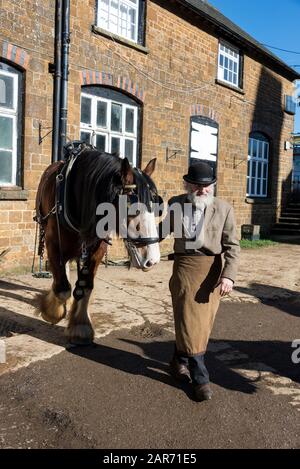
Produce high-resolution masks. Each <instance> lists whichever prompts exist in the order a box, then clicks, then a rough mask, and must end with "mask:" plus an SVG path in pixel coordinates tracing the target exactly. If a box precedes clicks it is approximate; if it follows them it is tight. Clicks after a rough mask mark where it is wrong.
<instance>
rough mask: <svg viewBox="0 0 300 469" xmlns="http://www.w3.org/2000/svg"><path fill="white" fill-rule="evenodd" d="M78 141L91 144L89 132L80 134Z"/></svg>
mask: <svg viewBox="0 0 300 469" xmlns="http://www.w3.org/2000/svg"><path fill="white" fill-rule="evenodd" d="M80 140H82V141H83V142H85V143H91V134H90V132H80Z"/></svg>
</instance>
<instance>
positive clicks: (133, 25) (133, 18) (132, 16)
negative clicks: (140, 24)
mask: <svg viewBox="0 0 300 469" xmlns="http://www.w3.org/2000/svg"><path fill="white" fill-rule="evenodd" d="M128 20H129V23H130V25H131V34H130V36H131V39H135V28H136V10H135V9H133V8H129V14H128Z"/></svg>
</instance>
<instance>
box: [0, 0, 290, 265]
mask: <svg viewBox="0 0 300 469" xmlns="http://www.w3.org/2000/svg"><path fill="white" fill-rule="evenodd" d="M161 3H162V2H152V1H148V2H147V22H146V24H147V26H146V48H147V51H148V53H146V50H145V51H141V50H138V49H137V48H131V47H129V46H128V45H125V44H120V43H117V42H115V41H112V40H111V39H108V38H107V37H104V36H103V35H100V34H96V33H94V32H92V31H91V25H93V24H94V23H95V2H94V0H89V1H86V0H77V1H76V2H75V1H74V0H73V1H71V31H72V35H71V47H70V75H69V110H68V113H69V114H68V135H69V137H70V138H72V139H73V138H75V139H77V138H78V137H79V119H80V93H81V85H82V84H84V83H91V84H92V83H101V81H102V82H103V83H111V84H112V85H113V86H114V87H116V88H120V89H123V90H124V89H125V90H126V91H128V90H131V93H132V94H133V95H134V96H136V97H137V98H138V99H139V100H140V101H141V102H142V103H143V128H142V166H144V165H146V163H147V162H148V161H149V160H150V159H151V158H153V157H156V158H157V159H158V165H157V171H156V174H155V175H154V179H155V181H156V183H157V185H158V188H159V190H160V192H161V194H162V195H163V197H164V198H165V199H167V198H169V197H170V196H172V195H174V194H178V193H180V192H181V191H182V175H183V174H185V172H186V171H187V166H188V150H189V126H190V116H191V115H192V114H193V113H194V112H195V109H197V113H200V114H202V115H205V116H208V117H212V116H214V118H215V120H216V121H217V122H218V124H219V154H218V175H219V181H218V195H219V196H220V197H223V198H225V199H226V200H228V201H229V202H230V203H232V204H233V205H234V207H235V211H236V216H237V221H238V224H239V225H242V224H244V223H252V222H254V223H262V225H263V227H264V228H265V229H268V227H269V226H270V224H271V223H272V222H273V221H274V220H275V218H276V217H277V216H278V214H279V208H280V204H281V201H282V181H284V180H285V179H286V178H287V177H288V175H289V173H290V171H291V167H292V151H285V150H284V141H285V140H289V139H290V134H291V132H292V131H293V117H292V116H289V115H288V114H285V113H283V112H282V106H283V101H284V94H292V84H291V82H290V81H289V80H288V79H286V78H284V77H283V76H280V75H279V74H277V73H275V72H273V71H272V70H270V69H268V68H267V67H264V65H263V64H261V63H260V62H259V61H257V60H256V59H254V58H253V57H250V56H249V55H247V53H245V57H244V92H245V93H244V94H240V93H238V92H236V91H232V90H231V89H229V88H226V87H224V86H221V85H219V84H217V83H216V81H215V79H216V73H217V54H218V37H217V35H216V34H215V33H214V32H213V31H210V30H209V29H208V27H207V26H205V25H204V24H202V21H201V20H200V19H199V20H197V19H196V18H195V15H192V16H191V15H187V14H186V12H184V11H182V13H180V14H179V10H178V6H176V5H175V4H174V2H168V10H167V9H164V8H162V6H161V5H160V4H161ZM53 5H54V2H52V1H50V0H48V1H46V0H45V1H43V2H42V5H41V2H38V1H37V0H36V1H34V0H27V1H23V2H19V1H17V0H10V1H7V0H2V11H3V12H4V14H3V18H2V30H1V38H0V53H1V51H2V56H3V47H2V46H3V44H4V41H3V38H5V39H6V42H7V43H8V44H11V45H14V44H15V45H17V46H18V47H19V49H22V50H24V51H25V52H26V63H25V62H24V64H23V67H24V69H25V70H26V105H25V137H24V168H25V171H24V188H23V189H25V191H27V192H26V193H24V192H23V198H24V197H25V198H26V199H27V200H1V198H2V199H3V198H6V199H7V198H10V199H16V197H18V191H11V192H8V191H6V190H5V189H3V188H1V189H0V251H1V250H2V249H5V248H7V247H11V248H12V249H11V252H10V253H9V255H8V256H7V261H6V262H5V263H2V264H1V265H2V268H10V267H15V266H16V265H19V264H20V265H21V264H27V265H28V264H29V260H30V256H31V254H32V249H33V241H34V224H33V223H32V221H31V219H32V214H33V208H34V196H35V190H36V187H37V184H38V181H39V178H40V175H41V173H42V171H43V170H44V169H45V168H46V167H47V165H48V164H49V163H50V161H51V135H49V136H48V137H45V139H44V140H43V142H42V144H41V145H39V141H38V138H39V135H38V126H39V123H41V124H42V134H43V135H45V134H46V133H47V132H48V130H49V129H48V128H49V127H51V125H52V92H53V90H52V84H53V83H52V82H53V80H52V76H51V75H50V74H49V73H48V63H49V62H53V40H54V39H53V37H54V7H53ZM180 15H182V17H181V16H180ZM1 42H2V44H1ZM10 47H11V46H10ZM20 54H21V52H19V53H18V57H20ZM106 80H107V81H106ZM258 92H259V93H258ZM195 105H196V108H195ZM253 129H257V130H261V131H264V132H265V133H266V134H267V135H268V136H269V138H270V140H271V144H272V149H273V153H272V157H273V163H272V166H273V173H272V200H271V201H270V202H269V203H267V204H259V205H257V204H252V203H246V202H245V198H246V195H245V194H246V174H247V151H248V136H249V132H250V131H251V130H253ZM167 148H168V149H169V150H170V151H171V152H172V150H174V149H179V150H180V153H178V154H177V156H176V159H171V160H170V161H168V162H166V151H167ZM19 194H20V193H19ZM24 194H25V195H24ZM248 202H249V201H248ZM166 248H168V246H167V247H166ZM118 249H119V248H114V251H113V253H116V251H118Z"/></svg>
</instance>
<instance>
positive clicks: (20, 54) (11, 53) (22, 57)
mask: <svg viewBox="0 0 300 469" xmlns="http://www.w3.org/2000/svg"><path fill="white" fill-rule="evenodd" d="M2 58H3V59H6V60H9V61H10V62H12V63H14V64H16V65H19V66H20V67H22V68H23V69H25V70H26V69H27V67H28V63H29V59H30V56H29V54H28V53H27V52H26V51H25V50H24V49H21V48H20V47H18V46H15V45H14V44H11V43H9V42H4V43H3V46H2Z"/></svg>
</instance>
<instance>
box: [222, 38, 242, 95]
mask: <svg viewBox="0 0 300 469" xmlns="http://www.w3.org/2000/svg"><path fill="white" fill-rule="evenodd" d="M240 73H241V66H240V52H239V50H238V49H236V48H235V47H233V46H230V45H228V44H226V43H222V42H220V43H219V58H218V79H219V80H221V81H224V82H225V83H229V84H230V85H233V86H236V87H238V86H239V84H240Z"/></svg>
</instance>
